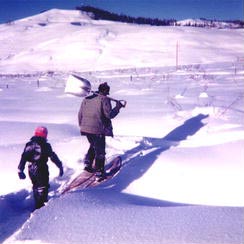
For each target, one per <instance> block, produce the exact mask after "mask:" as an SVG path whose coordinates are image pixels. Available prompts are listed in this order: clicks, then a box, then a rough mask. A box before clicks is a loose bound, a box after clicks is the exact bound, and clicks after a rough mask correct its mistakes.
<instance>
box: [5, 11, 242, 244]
mask: <svg viewBox="0 0 244 244" xmlns="http://www.w3.org/2000/svg"><path fill="white" fill-rule="evenodd" d="M0 31H1V36H0V46H1V49H0V104H1V106H0V134H1V137H0V169H1V170H0V185H1V188H0V194H1V196H0V242H5V243H106V244H107V243H120V244H122V243H123V244H124V243H132V244H137V243H147V244H148V243H154V244H155V243H156V244H158V243H160V244H171V243H179V244H183V243H184V244H185V243H188V244H192V243H194V244H198V243H199V244H200V243H201V244H202V243H228V244H236V243H238V244H239V243H243V241H244V239H243V237H244V235H243V234H244V233H243V230H244V224H243V218H244V210H243V207H244V196H243V185H244V178H243V172H244V163H243V143H244V121H243V113H244V111H243V100H244V92H243V91H244V83H243V80H244V66H243V57H244V47H243V40H244V31H243V30H242V29H203V28H191V27H151V26H142V25H140V26H138V25H130V24H122V23H115V22H109V21H95V20H91V19H90V18H89V16H87V15H85V14H81V13H80V12H78V11H65V10H51V11H47V12H44V13H42V14H40V15H37V16H32V17H29V18H26V19H23V20H18V21H15V22H14V23H12V24H10V25H6V24H3V25H0ZM71 72H73V73H75V74H78V75H81V76H83V77H85V78H87V79H89V80H90V81H91V83H92V87H93V89H96V88H97V86H98V84H99V83H100V82H103V81H107V82H108V83H109V84H110V85H111V96H112V97H115V98H117V99H125V100H126V101H127V106H126V108H124V109H122V110H121V113H120V114H119V115H118V117H116V118H115V119H114V121H113V124H114V134H115V137H114V138H108V139H107V158H111V157H113V156H114V155H117V154H120V155H122V157H123V167H122V169H121V172H120V174H118V175H117V177H116V178H114V179H113V180H111V181H109V182H107V183H105V184H103V185H100V186H99V187H97V188H93V189H89V190H85V191H78V192H75V193H72V194H67V195H64V196H62V197H60V196H59V192H60V189H61V188H62V186H63V185H64V184H65V183H66V182H67V181H69V180H71V179H72V178H73V177H74V176H75V175H77V174H78V173H79V172H80V171H81V170H82V168H83V165H82V163H81V161H82V159H83V157H84V154H85V153H86V150H87V146H88V145H87V142H86V139H85V138H84V137H81V136H80V134H79V128H78V126H77V112H78V109H79V105H80V102H81V98H78V97H71V96H67V95H65V94H64V86H65V81H66V80H67V77H68V76H69V74H70V73H71ZM40 124H43V125H45V126H47V127H48V129H49V141H50V142H51V144H52V146H53V148H54V150H55V151H56V153H57V154H58V155H59V157H60V158H61V159H62V161H63V162H64V167H65V172H64V177H62V178H57V177H56V176H57V174H58V172H57V168H55V166H53V164H52V163H49V166H50V179H51V181H50V184H51V188H50V194H49V195H50V201H49V202H48V204H47V206H45V207H43V208H41V209H40V210H37V211H35V212H34V213H31V211H32V208H33V198H32V195H31V183H30V181H29V180H28V179H26V180H25V181H20V180H19V179H18V177H17V165H18V163H19V159H20V155H21V153H22V150H23V147H24V144H25V142H26V141H27V140H28V139H29V138H30V137H31V136H32V134H33V130H34V128H35V127H36V126H37V125H40Z"/></svg>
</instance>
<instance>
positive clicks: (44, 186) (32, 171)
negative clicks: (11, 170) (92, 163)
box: [18, 136, 63, 208]
mask: <svg viewBox="0 0 244 244" xmlns="http://www.w3.org/2000/svg"><path fill="white" fill-rule="evenodd" d="M33 142H36V143H37V144H38V145H40V147H41V155H40V157H39V159H38V160H37V161H32V162H30V157H29V155H28V152H27V151H26V148H27V147H28V145H31V143H33ZM48 158H50V159H51V160H52V161H53V162H54V163H55V164H56V166H57V167H58V168H59V170H60V173H59V175H60V176H62V175H63V166H62V162H61V161H60V160H59V158H58V156H57V155H56V153H55V152H54V151H53V150H52V147H51V145H50V144H49V143H48V142H47V140H46V139H45V138H43V137H39V136H33V137H32V138H31V140H30V141H29V142H28V143H27V144H26V145H25V149H24V152H23V153H22V156H21V160H20V163H19V166H18V170H19V177H20V178H21V179H23V178H25V175H24V173H23V171H24V169H25V164H26V162H27V161H28V162H29V164H28V173H29V177H30V179H31V182H32V185H33V195H34V199H35V207H36V208H40V207H42V206H43V205H44V202H47V200H48V188H49V171H48V165H47V162H48ZM23 175H24V176H23Z"/></svg>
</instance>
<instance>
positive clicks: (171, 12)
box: [0, 0, 244, 23]
mask: <svg viewBox="0 0 244 244" xmlns="http://www.w3.org/2000/svg"><path fill="white" fill-rule="evenodd" d="M243 2H244V0H0V23H3V22H6V21H9V20H15V19H20V18H23V17H26V16H30V15H35V14H38V13H39V12H41V11H43V10H48V9H52V8H60V9H75V7H76V6H80V5H82V4H84V5H91V6H95V7H99V8H103V9H105V10H109V11H111V12H115V13H122V14H126V15H130V16H135V17H138V16H141V17H151V18H161V19H163V18H165V19H169V18H174V19H177V20H181V19H186V18H207V19H218V20H230V19H232V20H233V19H241V20H243V19H244V13H243V12H244V3H243Z"/></svg>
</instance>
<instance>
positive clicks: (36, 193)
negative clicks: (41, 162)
mask: <svg viewBox="0 0 244 244" xmlns="http://www.w3.org/2000/svg"><path fill="white" fill-rule="evenodd" d="M28 170H29V176H30V179H31V182H32V189H33V197H34V200H35V208H36V209H38V208H41V207H42V206H44V203H45V202H47V201H48V188H49V172H48V167H47V166H46V165H45V166H43V167H40V166H39V167H38V165H37V164H35V163H32V164H29V166H28Z"/></svg>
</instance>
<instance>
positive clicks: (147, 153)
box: [97, 114, 209, 206]
mask: <svg viewBox="0 0 244 244" xmlns="http://www.w3.org/2000/svg"><path fill="white" fill-rule="evenodd" d="M208 116H209V115H204V114H199V115H197V116H195V117H193V118H190V119H188V120H186V121H185V122H184V123H183V124H182V125H180V126H179V127H177V128H175V129H174V130H173V131H171V132H170V133H169V134H167V135H166V136H164V137H163V138H150V137H144V138H143V140H141V142H140V144H139V145H138V146H136V147H135V148H132V149H130V150H128V151H126V152H125V153H124V154H123V155H122V161H123V164H122V169H121V170H120V172H119V174H118V175H116V177H115V178H113V179H111V180H109V181H107V182H104V183H103V184H101V185H100V186H98V187H97V190H100V189H101V190H107V191H109V194H112V195H113V196H114V194H118V193H119V194H125V193H122V191H123V190H124V189H126V188H127V187H128V186H129V185H130V184H131V183H132V182H133V181H135V180H136V179H139V178H140V177H142V176H143V174H145V173H146V172H147V170H148V169H149V168H150V167H151V166H152V165H153V163H154V162H155V161H156V159H157V157H158V155H160V154H161V153H162V152H164V151H166V150H168V149H170V148H171V147H172V146H177V145H178V144H179V143H180V141H183V140H186V139H187V137H188V136H192V135H194V134H195V133H196V132H197V131H199V130H200V129H201V128H202V127H203V126H204V125H205V124H204V123H203V122H202V120H203V119H205V118H207V117H208ZM109 194H106V195H109ZM130 196H131V197H132V198H133V199H132V198H131V197H129V196H128V194H127V196H126V198H127V201H128V200H129V198H130V200H129V201H130V202H133V203H138V202H140V204H143V205H147V204H149V205H155V204H156V205H158V204H159V205H161V204H162V205H164V206H165V202H164V203H162V201H161V204H160V201H156V202H155V201H152V199H151V200H150V199H146V198H141V197H136V196H132V195H130ZM136 198H137V200H138V199H139V198H140V201H137V200H136ZM142 199H143V201H141V200H142Z"/></svg>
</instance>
